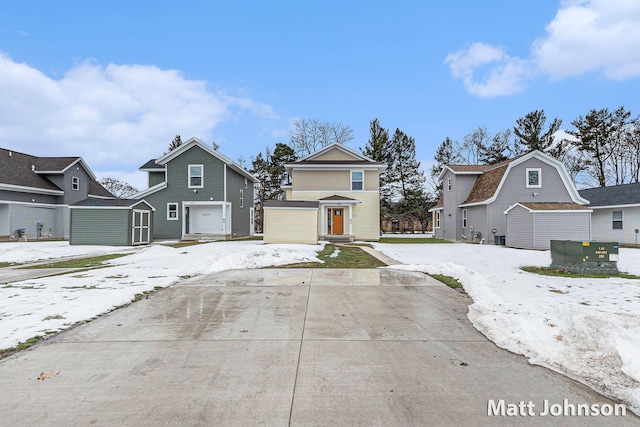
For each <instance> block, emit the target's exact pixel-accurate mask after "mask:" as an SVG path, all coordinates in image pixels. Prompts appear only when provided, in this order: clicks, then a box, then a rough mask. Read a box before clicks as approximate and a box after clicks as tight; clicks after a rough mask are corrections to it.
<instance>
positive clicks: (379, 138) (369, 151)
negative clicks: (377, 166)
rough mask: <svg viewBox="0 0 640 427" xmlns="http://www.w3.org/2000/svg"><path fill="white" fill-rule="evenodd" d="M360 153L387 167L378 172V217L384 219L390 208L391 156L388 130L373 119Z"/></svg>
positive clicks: (391, 188) (391, 187) (391, 185)
mask: <svg viewBox="0 0 640 427" xmlns="http://www.w3.org/2000/svg"><path fill="white" fill-rule="evenodd" d="M360 151H361V152H362V154H363V155H365V156H366V157H368V158H370V159H371V160H374V161H376V162H379V163H384V164H386V165H387V169H385V170H383V171H381V172H380V208H381V212H380V216H381V218H382V217H384V215H385V213H386V211H388V210H389V208H390V207H391V197H392V194H393V183H392V180H391V172H390V171H391V170H392V167H391V166H392V156H391V142H390V141H389V130H388V129H385V128H383V127H382V126H380V122H379V121H378V119H373V120H372V121H371V122H370V124H369V141H367V145H365V146H364V148H361V149H360Z"/></svg>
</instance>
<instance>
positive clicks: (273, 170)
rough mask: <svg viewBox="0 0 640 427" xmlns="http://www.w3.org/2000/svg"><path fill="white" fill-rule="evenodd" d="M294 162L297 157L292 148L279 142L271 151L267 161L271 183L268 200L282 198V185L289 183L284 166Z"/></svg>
mask: <svg viewBox="0 0 640 427" xmlns="http://www.w3.org/2000/svg"><path fill="white" fill-rule="evenodd" d="M296 160H297V157H296V154H295V153H294V151H293V148H291V147H289V146H288V145H287V144H283V143H281V142H278V143H277V144H276V148H275V149H274V150H273V154H272V155H271V157H270V159H269V176H270V182H271V188H270V194H269V199H282V198H284V193H285V192H284V190H283V189H282V185H284V184H286V183H288V182H289V176H288V174H287V171H286V170H285V165H286V164H287V163H291V162H295V161H296Z"/></svg>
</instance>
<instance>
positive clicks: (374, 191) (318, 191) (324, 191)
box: [293, 190, 379, 197]
mask: <svg viewBox="0 0 640 427" xmlns="http://www.w3.org/2000/svg"><path fill="white" fill-rule="evenodd" d="M293 193H294V194H298V193H316V194H317V193H325V194H326V193H327V191H326V190H293ZM336 193H347V194H348V193H357V194H362V193H379V191H376V190H362V191H349V190H336ZM329 195H330V196H333V195H335V193H334V194H331V193H329ZM329 195H328V196H325V197H329ZM345 197H346V196H345Z"/></svg>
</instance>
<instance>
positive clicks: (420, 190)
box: [391, 129, 426, 216]
mask: <svg viewBox="0 0 640 427" xmlns="http://www.w3.org/2000/svg"><path fill="white" fill-rule="evenodd" d="M391 146H392V147H393V150H391V153H392V154H391V156H392V160H393V162H392V168H393V169H392V171H391V172H392V174H393V175H392V176H393V177H394V178H395V179H396V180H397V188H398V191H399V196H400V211H401V213H402V214H404V215H411V216H416V215H417V214H418V211H419V210H420V209H421V208H423V207H424V205H425V203H426V195H425V189H424V184H425V176H424V173H423V172H422V171H421V170H420V162H418V161H417V160H416V142H415V140H414V139H413V138H412V137H410V136H408V135H406V134H405V133H404V132H402V131H401V130H400V129H396V131H395V133H394V134H393V139H392V140H391Z"/></svg>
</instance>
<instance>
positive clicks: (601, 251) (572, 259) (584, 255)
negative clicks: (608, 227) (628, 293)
mask: <svg viewBox="0 0 640 427" xmlns="http://www.w3.org/2000/svg"><path fill="white" fill-rule="evenodd" d="M618 247H619V245H618V242H576V241H572V240H552V241H551V268H553V269H556V270H564V271H568V272H571V273H577V274H602V275H607V274H618V273H619V271H618V260H619V259H620V254H619V249H618Z"/></svg>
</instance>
